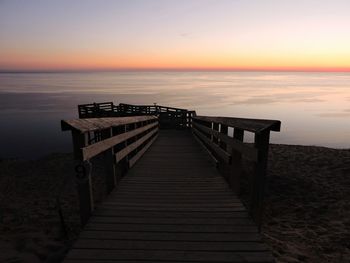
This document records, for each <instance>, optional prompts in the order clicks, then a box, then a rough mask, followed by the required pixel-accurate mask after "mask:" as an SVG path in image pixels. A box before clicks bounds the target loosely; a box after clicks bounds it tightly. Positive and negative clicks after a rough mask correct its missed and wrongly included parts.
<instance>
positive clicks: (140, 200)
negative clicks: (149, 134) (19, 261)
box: [64, 130, 274, 263]
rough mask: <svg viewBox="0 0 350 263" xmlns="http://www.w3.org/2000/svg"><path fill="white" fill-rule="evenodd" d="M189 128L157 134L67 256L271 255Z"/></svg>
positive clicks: (260, 258)
mask: <svg viewBox="0 0 350 263" xmlns="http://www.w3.org/2000/svg"><path fill="white" fill-rule="evenodd" d="M273 261H274V260H273V257H272V254H271V252H270V251H269V249H268V248H267V247H266V245H265V244H264V243H263V242H262V241H261V236H260V234H259V232H258V228H257V226H256V225H255V224H254V222H253V220H252V219H251V218H250V216H249V215H248V212H247V210H246V209H245V207H244V206H243V205H242V203H241V201H240V200H239V199H238V198H237V196H236V195H235V194H234V192H233V191H232V190H231V188H230V187H229V185H228V184H227V182H226V180H225V179H224V178H223V176H222V175H220V174H219V172H218V170H217V169H216V167H215V166H214V164H213V163H212V162H211V158H210V157H209V155H208V154H207V152H205V150H204V149H203V148H202V147H201V146H200V145H199V144H198V142H197V141H196V140H195V139H194V137H193V135H192V134H191V132H190V131H189V130H160V131H159V136H158V138H157V139H156V140H155V141H154V143H153V144H152V145H151V146H150V148H149V149H148V150H147V151H146V152H145V154H144V155H143V157H142V158H141V159H140V160H139V161H138V162H137V163H136V164H135V165H134V166H133V167H132V168H131V169H130V170H129V171H128V174H127V176H125V177H123V178H122V179H121V181H120V182H119V184H118V186H117V187H116V188H115V189H114V190H113V191H112V192H111V194H110V195H109V196H108V197H107V199H106V200H104V201H103V202H102V203H101V204H100V205H99V206H98V207H97V208H96V209H95V211H94V212H93V213H92V216H91V217H90V219H89V220H88V222H87V224H86V225H85V227H84V230H83V231H82V233H81V234H80V237H79V239H78V240H77V241H76V242H75V244H74V246H73V248H72V249H71V250H70V252H69V253H68V255H67V256H66V259H65V261H64V262H66V263H73V262H74V263H78V262H105V263H107V262H138V263H140V262H173V263H174V262H273Z"/></svg>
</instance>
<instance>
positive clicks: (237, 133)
mask: <svg viewBox="0 0 350 263" xmlns="http://www.w3.org/2000/svg"><path fill="white" fill-rule="evenodd" d="M233 138H234V139H236V140H239V141H241V142H242V143H243V138H244V130H242V129H238V128H235V129H234V131H233ZM231 157H232V160H231V173H230V180H229V182H230V186H231V188H232V189H233V191H235V192H236V194H237V195H239V194H240V189H241V182H240V179H241V173H242V154H241V153H240V152H238V151H237V150H235V149H231Z"/></svg>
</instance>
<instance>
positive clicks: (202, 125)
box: [192, 116, 281, 228]
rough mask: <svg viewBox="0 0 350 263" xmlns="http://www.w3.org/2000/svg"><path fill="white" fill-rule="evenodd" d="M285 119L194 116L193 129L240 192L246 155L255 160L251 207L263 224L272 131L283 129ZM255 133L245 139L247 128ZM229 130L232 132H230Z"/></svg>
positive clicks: (255, 217) (253, 214)
mask: <svg viewBox="0 0 350 263" xmlns="http://www.w3.org/2000/svg"><path fill="white" fill-rule="evenodd" d="M280 126H281V122H280V121H275V120H257V119H242V118H228V117H208V116H194V117H193V119H192V131H193V134H194V136H195V138H197V139H198V141H199V142H200V144H201V145H202V146H203V147H205V148H206V149H207V150H208V152H209V154H210V155H211V156H212V157H213V159H214V160H215V162H216V163H217V166H218V169H219V170H220V172H221V173H222V174H223V175H224V177H225V178H226V179H227V181H228V183H229V184H230V186H231V187H232V188H233V190H234V191H235V192H236V193H238V194H239V192H240V185H241V184H240V179H241V174H242V158H247V159H248V160H250V161H252V162H253V163H254V174H253V178H252V179H253V180H252V182H251V190H250V205H249V206H250V207H249V210H250V212H251V215H252V217H253V219H254V220H255V221H256V223H257V224H258V225H259V228H260V227H261V222H262V211H263V200H264V191H265V178H266V171H267V161H268V149H269V139H270V131H280ZM245 131H249V132H252V133H253V134H254V143H253V144H248V143H243V138H244V132H245ZM229 133H232V135H231V134H229Z"/></svg>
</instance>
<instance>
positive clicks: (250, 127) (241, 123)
mask: <svg viewBox="0 0 350 263" xmlns="http://www.w3.org/2000/svg"><path fill="white" fill-rule="evenodd" d="M193 119H194V120H201V121H207V122H214V123H220V124H224V125H226V126H229V127H233V128H239V129H242V130H246V131H251V132H254V133H256V132H261V131H263V130H270V131H280V129H281V122H280V121H278V120H264V119H246V118H231V117H214V116H195V117H193Z"/></svg>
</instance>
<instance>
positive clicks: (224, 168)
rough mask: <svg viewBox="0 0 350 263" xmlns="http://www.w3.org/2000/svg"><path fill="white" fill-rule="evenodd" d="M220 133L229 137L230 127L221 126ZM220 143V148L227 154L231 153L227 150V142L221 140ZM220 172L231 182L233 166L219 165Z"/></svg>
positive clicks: (222, 163)
mask: <svg viewBox="0 0 350 263" xmlns="http://www.w3.org/2000/svg"><path fill="white" fill-rule="evenodd" d="M220 133H222V134H225V135H227V133H228V126H227V125H223V124H220ZM218 143H219V146H220V148H222V149H223V150H225V151H226V152H229V151H228V150H227V145H226V143H225V142H223V141H221V140H219V141H218ZM219 171H220V172H221V174H222V175H223V176H224V178H225V179H226V180H228V181H229V178H230V173H231V164H227V163H224V162H221V163H220V164H219Z"/></svg>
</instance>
